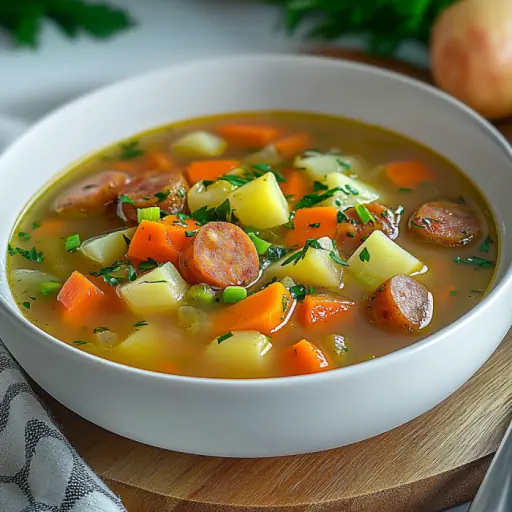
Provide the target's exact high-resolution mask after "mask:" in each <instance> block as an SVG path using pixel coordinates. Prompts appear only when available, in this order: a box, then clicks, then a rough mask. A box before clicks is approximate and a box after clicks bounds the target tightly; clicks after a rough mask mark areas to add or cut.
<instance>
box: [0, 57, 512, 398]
mask: <svg viewBox="0 0 512 512" xmlns="http://www.w3.org/2000/svg"><path fill="white" fill-rule="evenodd" d="M240 59H244V60H245V61H247V60H249V61H250V60H253V61H259V60H267V61H269V60H273V61H275V62H276V63H279V61H290V60H296V61H300V62H304V64H305V65H307V64H308V63H315V62H318V60H323V61H329V62H331V64H332V65H340V66H344V67H345V68H352V69H354V70H357V69H360V70H365V71H367V72H369V73H373V74H375V75H377V76H379V75H380V76H384V77H388V78H390V79H393V80H397V81H400V82H402V83H405V84H407V85H409V86H411V87H414V88H419V89H422V90H423V91H424V92H426V93H428V94H430V95H432V96H436V97H437V98H438V99H442V100H444V101H446V102H448V103H451V104H453V105H454V106H456V107H457V108H459V109H460V110H462V111H463V112H464V113H465V114H466V115H467V116H468V120H469V121H472V122H474V123H475V124H477V125H478V126H479V127H480V128H482V129H484V130H483V131H484V132H485V134H486V135H487V136H489V137H491V138H492V139H493V140H494V142H495V143H496V146H497V147H496V149H501V150H502V151H503V152H504V153H505V154H506V155H508V156H509V157H510V160H511V161H512V147H511V145H510V144H509V143H508V141H507V140H506V139H505V137H504V136H503V135H502V134H501V133H500V132H499V131H498V130H497V129H496V128H495V127H494V126H493V125H492V124H491V123H490V122H489V121H487V120H486V119H484V118H483V117H482V116H480V115H479V114H478V113H476V112H475V111H474V110H472V109H471V108H469V107H468V106H467V105H465V104H464V103H462V102H461V101H459V100H457V99H456V98H454V97H452V96H450V95H449V94H447V93H445V92H443V91H441V90H440V89H437V88H436V87H434V86H431V85H429V84H426V83H423V82H421V81H419V80H416V79H414V78H410V77H408V76H405V75H402V74H400V73H396V72H394V71H389V70H386V69H382V68H378V67H376V66H373V65H369V64H363V63H360V62H352V61H348V60H344V59H338V58H333V57H322V56H310V55H293V54H292V55H290V54H285V53H284V54H276V53H271V54H265V53H262V54H248V55H247V54H235V55H230V56H225V57H218V58H207V59H196V60H192V61H189V62H182V63H179V64H175V65H173V66H168V67H165V68H161V69H158V70H156V71H152V72H150V73H141V74H137V75H135V76H133V77H130V78H127V79H125V80H121V81H118V82H116V83H114V84H111V85H107V86H103V87H100V88H98V89H95V90H94V91H92V92H90V93H88V94H86V95H84V96H81V97H79V98H78V99H76V100H73V101H71V102H69V103H67V104H65V105H63V106H62V107H59V108H58V109H57V110H55V111H53V112H51V113H50V114H48V115H46V116H44V117H43V118H42V119H41V120H40V121H39V122H38V123H36V124H35V125H34V126H32V127H31V128H30V129H28V130H27V131H26V132H25V133H24V134H23V135H22V136H21V137H20V139H19V140H20V141H22V140H23V139H24V138H25V137H29V136H30V135H31V134H32V132H33V131H36V130H38V129H39V128H40V126H41V125H42V124H44V123H45V122H46V121H48V120H50V119H53V118H54V117H57V116H59V115H60V114H61V112H63V111H65V110H67V109H68V108H72V107H73V106H74V105H78V104H80V103H83V102H87V101H89V100H91V99H93V98H94V97H96V96H98V95H101V94H103V93H104V92H106V91H109V92H111V91H115V90H116V89H118V88H122V87H125V86H127V85H130V84H131V85H133V84H135V83H136V82H138V81H140V82H144V81H146V80H157V79H158V77H159V75H160V74H166V73H168V72H169V70H170V69H176V70H178V69H183V68H187V67H191V66H192V67H197V66H200V65H201V64H207V63H208V64H211V63H212V62H219V63H222V62H226V61H228V62H229V61H232V60H235V61H236V60H240ZM249 110H250V109H249ZM133 135H136V134H133ZM419 142H420V143H421V141H419ZM99 149H100V150H101V148H99ZM8 153H9V149H8V150H7V151H5V153H4V154H8ZM2 156H3V155H2ZM2 156H0V159H1V158H2ZM85 156H86V155H82V156H81V157H80V158H78V159H77V160H76V162H77V163H78V162H80V161H81V160H82V159H83V158H84V157H85ZM73 165H74V164H71V165H69V166H68V167H72V166H73ZM61 173H62V171H60V172H59V173H57V175H59V174H61ZM51 179H55V176H53V177H52V178H51ZM51 179H50V180H48V181H47V183H48V182H50V181H51ZM32 197H33V196H32ZM484 197H485V196H484ZM486 201H487V204H488V205H489V206H490V207H491V208H492V204H491V202H490V201H488V200H487V198H486ZM23 211H24V210H22V211H21V212H20V214H19V215H21V214H22V213H23ZM493 213H495V212H493ZM493 216H494V217H495V215H493ZM18 219H19V216H18ZM14 228H15V226H13V227H12V230H11V234H12V232H13V231H14ZM497 228H498V230H499V229H500V228H501V231H503V232H502V233H500V238H501V239H504V238H505V229H506V227H505V226H504V225H498V226H497ZM501 239H500V244H499V255H498V263H499V264H498V266H497V267H496V268H495V271H494V272H495V274H494V276H496V274H497V273H498V271H499V269H500V268H501V266H502V265H503V264H504V263H503V258H502V257H501V256H502V251H503V240H501ZM2 271H3V272H5V271H6V269H5V268H4V269H2ZM494 279H496V277H494ZM507 286H512V265H510V266H509V268H508V269H507V270H506V272H505V273H504V275H503V276H502V277H501V279H500V280H499V282H497V283H495V284H494V287H493V289H492V290H491V291H490V293H489V294H488V295H486V296H485V297H484V299H483V300H482V301H481V302H479V303H478V304H477V305H476V306H475V307H473V308H472V309H470V310H469V311H468V312H467V313H465V314H464V315H463V316H461V317H460V318H458V319H457V320H456V321H455V322H453V323H451V324H450V325H448V326H446V327H444V328H442V329H440V330H439V331H437V332H435V333H433V334H431V335H429V336H427V337H426V338H424V339H422V340H420V341H417V342H415V343H413V344H412V345H409V346H407V347H404V348H402V349H399V350H396V351H394V352H390V353H389V354H386V355H383V356H379V357H377V358H375V359H372V360H369V361H363V362H361V363H357V364H354V365H350V366H346V367H342V368H336V369H333V370H330V371H327V372H322V373H316V374H308V375H297V376H289V377H271V378H262V379H216V378H210V377H189V376H183V375H173V374H166V373H158V372H153V371H149V370H143V369H140V368H135V367H132V366H127V365H124V364H121V363H116V362H114V361H110V360H107V359H102V358H101V357H99V356H95V355H93V354H89V353H87V352H84V351H83V350H77V349H76V348H74V347H72V346H71V345H68V344H67V343H64V342H62V341H61V340H59V339H57V338H55V337H53V336H51V335H49V334H48V333H46V332H45V331H43V330H42V329H39V328H38V327H36V326H35V325H34V324H32V323H31V322H29V321H28V320H27V319H26V318H25V317H24V316H23V315H22V314H21V312H20V311H19V310H17V309H16V308H14V307H12V306H11V305H10V304H7V303H6V301H5V299H4V297H2V296H1V295H0V302H1V303H2V305H3V306H4V307H5V308H6V309H7V310H11V311H12V312H13V313H14V315H15V316H16V317H17V318H18V320H20V321H21V322H22V323H23V324H24V325H25V327H27V328H28V329H30V330H31V331H33V332H34V334H36V335H39V336H43V337H44V338H45V339H46V341H47V342H49V343H58V344H59V346H60V349H62V350H66V351H69V356H70V357H74V358H79V359H81V358H84V359H86V360H88V362H89V363H90V364H94V365H97V366H107V367H111V368H113V369H117V370H118V371H126V372H129V373H131V374H132V375H133V376H138V377H140V378H144V377H151V378H154V379H160V380H163V381H177V382H182V383H187V385H193V386H198V387H202V386H203V385H205V384H207V385H208V386H217V387H221V388H222V387H231V386H244V387H251V388H252V387H255V386H266V385H272V386H276V385H277V386H280V387H283V386H293V385H295V383H296V382H298V381H301V382H302V381H303V380H305V379H307V380H308V381H310V382H313V381H314V380H316V381H320V380H323V381H324V382H325V381H329V380H334V379H336V378H337V375H338V372H344V373H345V375H349V374H354V373H359V372H362V371H366V369H367V368H368V366H367V365H370V364H371V365H373V368H375V369H377V365H380V366H384V365H388V364H390V363H391V362H395V361H396V360H399V359H405V358H407V357H408V356H410V355H412V354H414V353H416V352H420V351H423V350H425V349H427V348H428V347H429V346H430V345H432V344H434V343H441V342H442V340H443V339H444V338H446V337H447V336H451V335H452V333H454V331H456V330H458V329H459V328H461V327H462V326H464V325H465V324H466V323H468V322H470V321H471V317H472V316H473V315H474V314H476V313H477V312H479V311H481V310H482V309H491V308H492V305H493V303H494V302H496V300H498V295H499V294H501V292H502V291H503V289H504V288H505V287H507ZM11 295H12V293H11Z"/></svg>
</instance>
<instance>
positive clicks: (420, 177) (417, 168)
mask: <svg viewBox="0 0 512 512" xmlns="http://www.w3.org/2000/svg"><path fill="white" fill-rule="evenodd" d="M386 175H387V177H388V178H389V179H390V180H391V182H392V183H393V185H396V186H397V187H399V188H408V189H415V188H418V187H419V186H420V185H421V183H424V182H433V181H434V175H433V174H432V172H431V171H430V169H429V168H428V167H427V166H426V165H425V164H424V163H422V162H416V161H404V162H394V163H391V164H388V165H386Z"/></svg>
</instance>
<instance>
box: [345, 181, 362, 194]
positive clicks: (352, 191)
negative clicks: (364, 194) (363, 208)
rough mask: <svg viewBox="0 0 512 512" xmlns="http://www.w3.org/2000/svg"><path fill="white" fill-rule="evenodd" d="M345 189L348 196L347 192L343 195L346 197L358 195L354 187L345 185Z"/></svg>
mask: <svg viewBox="0 0 512 512" xmlns="http://www.w3.org/2000/svg"><path fill="white" fill-rule="evenodd" d="M345 189H346V190H348V194H347V192H345V191H343V192H345V194H347V195H352V196H358V195H359V191H357V190H356V189H355V188H354V187H352V186H350V185H349V184H348V183H347V184H346V185H345Z"/></svg>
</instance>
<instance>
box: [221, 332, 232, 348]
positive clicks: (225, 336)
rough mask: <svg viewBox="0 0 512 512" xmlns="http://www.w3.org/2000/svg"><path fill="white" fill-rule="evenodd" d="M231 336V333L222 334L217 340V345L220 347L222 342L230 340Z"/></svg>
mask: <svg viewBox="0 0 512 512" xmlns="http://www.w3.org/2000/svg"><path fill="white" fill-rule="evenodd" d="M232 336H233V333H232V332H227V333H226V334H222V335H221V336H219V337H218V338H217V343H218V344H219V345H220V344H221V343H222V342H223V341H226V340H227V339H229V338H231V337H232Z"/></svg>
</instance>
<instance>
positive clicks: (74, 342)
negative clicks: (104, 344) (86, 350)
mask: <svg viewBox="0 0 512 512" xmlns="http://www.w3.org/2000/svg"><path fill="white" fill-rule="evenodd" d="M87 343H89V342H88V341H84V340H75V341H73V344H74V345H87Z"/></svg>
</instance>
